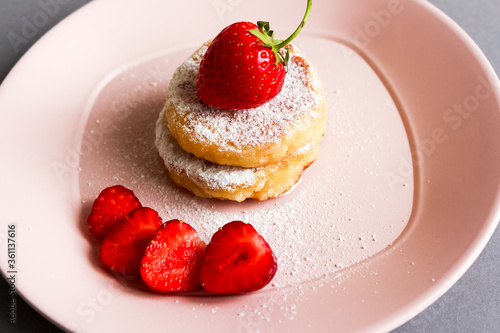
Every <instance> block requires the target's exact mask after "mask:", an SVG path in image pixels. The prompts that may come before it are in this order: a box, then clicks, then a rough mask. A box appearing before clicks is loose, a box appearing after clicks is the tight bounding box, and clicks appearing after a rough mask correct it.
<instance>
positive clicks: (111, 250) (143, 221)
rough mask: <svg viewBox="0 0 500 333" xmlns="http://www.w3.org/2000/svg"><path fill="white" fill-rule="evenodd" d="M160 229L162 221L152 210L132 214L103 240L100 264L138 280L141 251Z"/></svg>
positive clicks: (135, 211) (141, 210) (145, 209)
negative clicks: (133, 276)
mask: <svg viewBox="0 0 500 333" xmlns="http://www.w3.org/2000/svg"><path fill="white" fill-rule="evenodd" d="M161 225H162V220H161V218H160V216H159V215H158V213H157V212H156V211H154V210H153V209H151V208H148V207H140V208H136V209H134V210H132V211H131V212H130V213H129V214H128V215H127V216H125V218H123V220H121V221H120V222H119V223H118V224H116V226H115V227H114V228H113V229H112V230H111V231H110V232H109V234H108V235H107V236H106V238H104V240H103V242H102V244H101V251H100V259H101V262H102V263H103V264H104V266H106V267H107V268H109V269H111V270H113V271H115V272H117V273H120V274H123V275H135V276H138V275H139V274H140V265H141V260H142V256H143V255H144V250H145V249H146V246H147V245H148V243H149V241H150V240H151V238H152V237H153V235H154V233H155V231H156V230H157V229H158V228H159V227H160V226H161Z"/></svg>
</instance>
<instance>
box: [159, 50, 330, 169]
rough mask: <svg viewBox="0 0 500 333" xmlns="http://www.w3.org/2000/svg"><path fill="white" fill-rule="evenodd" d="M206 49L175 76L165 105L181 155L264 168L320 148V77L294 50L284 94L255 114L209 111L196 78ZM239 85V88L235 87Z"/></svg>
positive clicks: (323, 112) (322, 118)
mask: <svg viewBox="0 0 500 333" xmlns="http://www.w3.org/2000/svg"><path fill="white" fill-rule="evenodd" d="M208 45H210V42H207V43H205V44H204V45H203V46H202V47H201V48H200V49H198V50H197V51H196V52H195V53H194V54H193V55H192V56H191V57H190V58H188V59H187V60H186V61H185V62H184V63H183V64H182V65H181V66H179V67H178V68H177V70H176V72H175V73H174V76H173V78H172V80H171V82H170V85H169V88H168V92H167V101H166V104H165V111H166V112H165V115H166V117H165V118H166V120H165V121H166V122H167V123H168V127H169V129H170V132H171V134H172V136H173V137H174V138H175V139H176V140H177V142H178V143H179V145H180V146H181V147H182V149H183V150H185V151H187V152H189V153H191V154H193V155H195V156H197V157H198V158H201V159H204V160H207V161H210V162H213V163H217V164H224V165H231V166H240V167H247V168H248V167H261V166H265V165H267V164H270V163H277V162H279V161H281V160H282V159H283V158H284V157H285V156H287V155H290V154H293V153H294V152H295V151H296V150H297V149H299V148H301V147H303V146H304V145H305V144H306V143H314V144H317V143H318V142H319V141H320V140H321V138H322V136H323V134H324V132H325V128H326V104H325V98H324V95H323V89H322V87H321V83H320V81H319V78H318V76H317V73H316V71H315V70H314V68H313V67H312V66H311V64H310V63H309V62H308V60H307V59H305V58H304V57H303V56H301V54H300V52H299V51H298V49H297V48H296V47H293V46H291V50H290V60H289V64H288V72H287V74H286V78H285V83H284V85H283V89H282V90H281V92H280V93H279V94H278V95H277V96H276V97H275V98H274V99H272V100H271V101H270V102H268V103H266V104H264V105H262V106H259V107H257V108H253V109H242V110H228V109H220V108H215V107H211V106H208V105H206V104H204V103H203V102H202V101H201V100H200V99H199V97H198V95H197V91H196V78H197V74H198V68H199V65H200V61H201V59H202V57H203V54H204V53H205V52H206V50H207V48H208ZM235 84H236V83H235Z"/></svg>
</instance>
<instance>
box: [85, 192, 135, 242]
mask: <svg viewBox="0 0 500 333" xmlns="http://www.w3.org/2000/svg"><path fill="white" fill-rule="evenodd" d="M141 206H142V205H141V203H140V202H139V199H137V197H136V196H135V195H134V192H132V191H131V190H129V189H128V188H126V187H124V186H121V185H115V186H111V187H108V188H105V189H104V190H102V192H101V193H100V194H99V196H98V197H97V199H96V200H95V201H94V204H93V205H92V210H91V212H90V214H89V216H88V218H87V224H88V226H89V232H90V234H91V235H93V236H94V237H96V238H97V239H99V240H101V239H103V238H104V237H106V235H107V234H108V233H109V231H110V230H111V228H113V226H114V225H115V224H116V223H117V222H118V221H120V220H121V219H122V218H124V217H125V216H126V215H127V214H128V213H129V212H130V211H131V210H133V209H135V208H138V207H141Z"/></svg>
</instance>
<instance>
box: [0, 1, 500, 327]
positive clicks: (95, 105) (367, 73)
mask: <svg viewBox="0 0 500 333" xmlns="http://www.w3.org/2000/svg"><path fill="white" fill-rule="evenodd" d="M258 2H262V3H264V2H265V3H266V5H267V6H271V7H272V8H270V9H268V10H267V11H266V13H261V12H260V11H259V10H258V8H259V4H258ZM278 6H279V4H278V3H277V2H276V1H274V2H269V1H261V0H259V1H257V3H256V2H255V1H254V2H244V1H194V0H187V1H159V0H156V1H154V0H148V1H139V0H126V1H119V2H118V1H114V0H102V1H96V2H92V3H90V4H89V5H87V6H85V7H83V8H82V9H80V10H79V11H77V12H76V13H75V14H73V15H71V16H70V17H69V18H68V19H66V20H65V21H63V22H62V23H61V24H59V25H58V26H57V27H56V28H55V29H53V30H51V31H50V32H49V33H48V34H47V35H46V36H44V37H43V38H42V39H41V40H40V41H39V42H38V43H37V44H36V45H35V46H34V47H33V48H32V49H31V50H30V51H29V52H28V53H27V54H26V55H25V56H24V57H23V59H22V60H21V61H20V62H19V63H18V65H17V66H16V67H15V68H14V70H13V71H12V72H11V74H10V75H9V76H8V77H7V79H6V80H5V81H4V84H3V85H2V87H1V89H0V110H2V113H1V114H0V117H1V118H0V126H1V131H0V142H1V145H0V147H1V151H0V154H1V155H2V156H8V159H7V160H6V161H3V162H2V164H1V165H0V184H1V187H0V188H1V193H2V199H3V200H2V201H3V202H8V203H9V206H8V207H6V208H5V209H4V211H3V216H2V217H3V218H2V221H1V223H2V228H3V229H2V230H7V225H12V224H15V225H16V231H17V242H18V243H17V244H18V247H17V251H18V252H17V258H18V260H17V265H18V266H17V267H16V274H17V277H18V280H17V285H16V286H17V289H18V291H19V293H20V294H21V295H22V296H23V297H24V298H25V299H26V300H27V301H28V302H30V304H31V305H32V306H34V307H35V308H36V309H37V310H39V311H40V312H41V313H43V314H44V315H45V316H46V317H47V318H49V319H50V320H52V321H53V322H54V323H56V324H57V325H59V326H60V327H61V328H63V329H65V330H70V331H78V332H100V331H102V332H106V331H110V330H113V331H117V332H132V331H137V330H150V331H160V330H161V331H169V332H170V331H181V330H182V331H188V332H191V331H201V330H203V331H207V332H219V331H223V332H226V331H236V332H258V331H260V332H304V331H311V332H329V331H331V330H332V329H333V328H334V329H335V330H336V331H366V332H379V331H380V332H383V331H388V330H391V329H393V328H395V327H397V326H399V325H401V324H402V323H404V322H405V321H407V320H409V319H410V318H412V317H413V316H415V315H416V314H418V313H419V312H420V311H422V310H423V309H425V308H426V307H427V306H429V305H430V304H431V303H432V302H433V301H435V300H436V299H437V298H438V297H439V296H441V295H442V294H443V293H444V292H445V291H446V290H447V289H448V288H450V286H451V285H452V284H453V283H454V282H455V281H456V280H457V279H458V278H459V277H460V276H461V275H462V274H463V273H464V272H465V271H466V270H467V269H468V268H469V266H470V265H471V264H472V262H473V261H474V260H475V259H476V257H477V256H478V255H479V253H480V252H481V250H482V249H483V247H484V246H485V244H486V242H487V241H488V239H489V237H490V236H491V234H492V233H493V231H494V230H495V227H496V225H497V221H498V220H499V219H500V214H499V209H498V207H499V202H498V200H499V198H498V194H499V184H500V179H499V173H498V165H499V164H500V134H499V133H498V126H499V125H500V83H499V81H498V78H497V77H496V75H495V74H494V71H493V69H492V68H491V66H490V65H489V63H488V62H487V60H486V59H485V57H484V56H483V54H482V53H481V52H480V50H479V49H478V48H477V46H476V45H475V44H474V43H473V42H472V41H471V40H470V38H469V37H468V36H467V35H466V34H465V33H464V32H463V31H462V30H461V29H460V28H459V27H458V26H457V25H456V24H455V23H454V22H452V21H451V20H450V19H449V18H447V17H446V16H445V15H443V14H442V13H441V12H440V11H438V10H437V9H435V8H434V7H433V6H431V5H430V4H428V3H426V2H424V1H403V2H400V1H396V0H370V1H361V2H360V1H358V2H353V1H341V0H335V1H322V2H320V1H317V2H315V3H314V5H313V11H312V14H311V17H310V19H309V21H308V23H307V25H306V27H305V29H304V30H303V32H302V33H301V35H300V36H299V38H298V39H297V40H296V45H297V46H299V48H300V49H301V50H302V52H303V53H304V54H305V55H306V56H307V57H308V58H309V59H310V60H311V62H312V63H313V64H314V65H315V67H316V69H317V71H318V73H319V75H320V77H321V80H322V83H323V87H324V90H325V94H326V96H327V105H328V112H329V113H328V128H327V134H326V135H325V137H324V139H323V141H322V142H321V151H320V156H319V158H318V159H317V161H316V162H315V163H314V164H313V165H312V166H311V167H310V168H309V169H308V170H307V171H306V172H304V174H303V176H302V179H301V181H300V182H299V183H298V184H297V185H296V186H295V187H294V188H293V189H292V190H291V191H289V192H288V193H286V194H285V195H282V196H281V197H279V198H276V199H273V200H268V201H265V202H256V201H253V200H248V201H245V202H243V203H235V202H222V201H217V200H208V199H201V198H197V197H194V196H193V195H192V194H190V193H189V192H187V191H185V190H182V189H180V188H178V187H177V186H175V185H174V184H173V183H172V182H171V181H170V180H169V178H168V176H167V174H166V172H165V170H164V167H163V165H162V161H161V160H160V158H159V156H158V154H157V152H156V150H155V148H154V124H155V122H156V119H157V117H158V113H159V112H160V109H161V107H162V104H163V103H164V100H165V91H166V88H167V87H168V83H169V80H170V78H171V76H172V73H173V71H174V70H175V68H176V67H177V66H178V65H179V64H180V63H181V62H182V61H183V60H184V59H186V58H187V57H188V56H189V55H190V53H191V52H192V51H193V50H194V49H195V48H196V47H197V46H199V45H200V44H201V43H202V42H204V41H205V40H207V39H209V38H211V37H213V36H214V35H216V34H217V32H218V31H220V30H221V29H222V28H223V27H225V26H226V25H228V24H229V23H232V22H235V21H239V20H248V21H256V20H258V19H265V20H269V21H271V22H272V26H273V29H274V30H275V31H277V32H278V34H279V35H287V33H289V32H290V31H292V30H293V29H294V28H295V23H293V24H291V23H290V22H298V21H299V20H300V17H301V15H302V14H303V11H304V7H305V1H302V0H300V1H299V0H296V1H289V2H287V10H288V12H287V15H279V14H278V13H279V12H280V11H279V10H278ZM273 7H276V8H273ZM263 15H264V16H263ZM266 15H267V17H265V16H266ZM422 22H425V25H424V24H422ZM54 50H57V52H54ZM116 183H119V184H123V185H125V186H127V187H129V188H131V189H133V190H134V192H135V193H136V194H137V195H138V197H139V198H140V200H141V202H142V203H143V204H144V205H147V206H150V207H152V208H154V209H156V210H158V212H159V213H160V215H161V216H162V217H163V219H164V220H168V219H173V218H179V219H183V220H184V221H186V222H188V223H190V224H191V225H192V226H193V227H195V228H196V229H197V230H198V232H199V233H200V235H201V237H202V238H203V239H204V240H205V241H208V240H209V239H210V236H211V234H213V232H215V231H216V230H217V228H218V227H219V226H221V225H223V224H225V223H226V222H229V221H231V220H243V221H245V222H249V223H252V224H253V225H254V226H255V228H256V229H257V230H259V231H260V232H261V233H262V234H263V236H264V237H265V238H266V240H267V241H268V242H269V244H270V245H271V247H272V248H273V249H274V251H275V254H276V256H277V258H278V272H277V274H276V276H275V278H274V280H273V281H272V283H271V284H270V285H269V286H267V287H266V288H264V289H263V290H261V291H258V292H254V293H251V294H246V295H240V296H233V297H213V296H209V295H206V294H194V295H166V296H165V295H155V294H151V293H148V292H146V291H145V290H144V288H143V287H142V286H141V284H140V283H138V282H137V281H130V280H125V279H117V278H116V277H114V276H112V275H111V274H109V273H108V272H106V271H105V270H104V269H103V268H102V267H101V266H100V264H99V261H98V259H97V246H96V245H97V244H96V243H95V242H94V241H93V240H92V239H91V238H90V237H89V236H88V234H87V230H86V223H85V219H86V216H87V214H88V212H89V209H90V206H91V204H92V201H93V200H94V198H95V197H96V195H97V194H98V193H99V192H100V191H101V190H102V188H104V187H106V186H109V185H112V184H116ZM2 242H3V241H2ZM0 265H1V269H2V273H3V274H7V272H8V271H9V270H10V268H9V267H7V263H6V261H5V260H2V261H1V262H0Z"/></svg>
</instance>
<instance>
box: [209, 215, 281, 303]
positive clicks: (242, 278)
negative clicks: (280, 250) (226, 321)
mask: <svg viewBox="0 0 500 333" xmlns="http://www.w3.org/2000/svg"><path fill="white" fill-rule="evenodd" d="M277 269H278V264H277V262H276V258H275V256H274V253H273V251H272V250H271V248H270V247H269V244H268V243H267V242H266V241H265V240H264V238H263V237H262V236H261V235H260V234H259V233H258V232H257V231H256V230H255V228H254V227H253V226H252V225H250V224H247V223H244V222H241V221H233V222H229V223H228V224H226V225H225V226H223V227H222V228H220V229H219V231H217V232H216V233H215V234H214V235H213V236H212V240H211V241H210V243H209V244H208V246H207V248H206V251H205V258H204V259H203V263H202V266H201V271H200V282H201V284H202V286H203V288H205V290H206V291H208V292H211V293H216V294H239V293H244V292H249V291H254V290H258V289H261V288H263V287H264V286H265V285H267V284H268V283H269V282H270V281H271V280H272V278H273V277H274V275H275V273H276V270H277Z"/></svg>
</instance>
